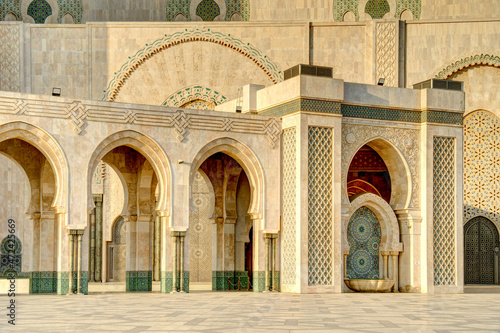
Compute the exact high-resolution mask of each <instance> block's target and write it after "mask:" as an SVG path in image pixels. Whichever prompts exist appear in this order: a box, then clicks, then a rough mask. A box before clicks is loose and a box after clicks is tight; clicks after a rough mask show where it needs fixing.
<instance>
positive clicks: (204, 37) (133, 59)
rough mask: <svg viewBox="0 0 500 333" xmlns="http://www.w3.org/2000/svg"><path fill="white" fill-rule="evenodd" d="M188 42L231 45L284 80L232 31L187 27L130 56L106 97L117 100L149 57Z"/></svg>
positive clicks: (277, 79)
mask: <svg viewBox="0 0 500 333" xmlns="http://www.w3.org/2000/svg"><path fill="white" fill-rule="evenodd" d="M188 42H209V43H215V44H219V45H222V46H225V47H229V48H231V49H233V50H234V51H236V52H238V53H240V54H242V55H244V56H245V57H247V58H249V59H250V60H252V61H253V62H254V63H255V64H256V65H257V66H259V68H260V69H262V70H263V71H264V72H265V73H266V75H267V76H268V77H269V79H270V80H271V81H272V82H273V83H275V84H276V83H278V82H281V81H283V75H282V73H281V71H279V70H278V67H277V66H276V65H275V64H274V63H273V62H272V61H271V60H269V59H268V58H267V56H266V55H263V54H262V53H261V52H260V51H259V50H257V49H256V48H255V47H253V46H252V45H251V44H250V43H245V42H243V41H241V40H239V39H236V38H233V37H231V35H230V34H228V35H225V34H223V33H220V32H213V31H211V30H210V29H207V30H200V29H194V30H188V29H186V30H185V31H182V32H176V33H174V34H172V35H165V36H164V37H161V38H159V39H157V40H155V41H154V42H152V43H150V44H149V43H148V44H146V46H145V47H143V48H142V49H140V50H139V51H137V52H136V53H135V54H134V55H133V56H130V57H128V61H126V62H125V63H124V64H123V65H122V66H121V67H120V69H119V70H118V71H116V72H115V73H114V77H113V78H112V79H111V81H110V82H109V84H108V87H107V88H106V90H104V98H103V100H107V101H113V100H114V99H115V98H116V95H117V94H118V92H119V90H120V88H121V87H122V86H123V84H124V82H125V80H126V79H127V78H128V77H129V76H130V75H131V74H132V73H133V72H134V71H135V70H136V69H137V68H138V67H139V66H140V65H141V64H142V63H144V62H145V61H146V60H147V59H149V58H151V57H152V56H154V55H155V54H157V53H159V52H161V51H163V50H165V49H168V48H170V47H172V46H175V45H178V44H182V43H188Z"/></svg>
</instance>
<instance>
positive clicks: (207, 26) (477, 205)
mask: <svg viewBox="0 0 500 333" xmlns="http://www.w3.org/2000/svg"><path fill="white" fill-rule="evenodd" d="M499 8H500V7H499V6H497V5H496V3H495V2H494V1H466V2H464V1H459V0H454V1H449V0H448V1H445V0H439V1H430V0H387V1H386V0H381V1H374V0H335V1H322V0H307V1H299V0H293V1H288V2H287V4H286V5H280V2H276V1H270V0H241V1H239V0H238V1H232V0H231V1H225V0H203V1H201V0H185V1H180V0H179V1H177V0H175V1H174V0H161V1H151V2H137V1H129V0H127V1H116V0H106V1H88V0H81V1H78V0H71V1H70V0H47V1H38V0H23V1H4V2H3V3H2V4H0V19H1V20H3V21H5V22H1V23H0V42H1V43H0V44H1V45H0V89H1V91H2V92H1V93H0V152H1V153H2V155H3V156H1V163H0V170H2V174H3V175H4V178H3V179H2V184H4V187H5V188H7V189H8V190H7V192H5V194H2V199H3V200H4V202H8V204H6V205H5V207H4V208H2V209H0V213H1V215H0V217H1V218H2V219H4V220H6V221H7V220H8V219H9V218H12V219H14V220H15V221H16V222H17V221H18V222H17V224H16V225H17V229H16V236H17V240H18V242H17V241H16V242H17V243H19V244H21V246H20V248H21V249H22V250H21V253H15V256H16V258H19V262H18V265H17V266H16V269H15V271H16V272H17V268H19V267H20V270H21V272H17V273H18V276H19V277H20V279H24V280H23V281H22V282H20V283H23V284H22V286H23V287H22V288H24V289H23V291H26V292H31V293H43V292H57V293H60V294H65V293H69V292H72V291H75V292H82V293H86V292H88V288H90V289H91V290H92V288H98V285H101V284H104V285H110V286H112V285H113V284H116V285H119V287H117V288H122V289H120V290H123V291H125V290H128V291H147V290H156V289H155V288H157V289H158V290H161V291H163V292H170V291H176V290H179V291H189V289H190V287H193V286H194V284H190V283H191V282H192V283H194V282H195V281H196V282H197V283H209V284H211V287H212V289H215V290H221V289H224V290H226V289H245V290H247V289H253V290H254V291H264V290H281V291H285V292H298V293H314V292H342V291H347V285H346V284H345V283H344V279H345V278H350V279H351V280H352V279H353V277H356V276H358V277H359V276H361V277H366V276H368V275H363V274H361V273H360V272H361V271H362V269H361V268H360V267H361V266H360V265H364V264H365V263H366V264H368V262H370V263H371V264H370V265H372V266H373V267H372V266H370V267H369V272H370V274H369V276H372V277H378V278H379V279H389V280H391V281H394V284H395V287H391V288H392V289H393V290H396V291H397V290H401V291H406V292H428V293H439V292H462V290H463V289H462V288H463V285H464V280H466V281H467V278H465V279H464V272H467V269H469V270H470V269H471V268H470V267H476V266H474V265H476V264H477V263H476V262H475V261H474V259H471V258H469V257H467V258H464V248H463V244H464V230H472V231H474V230H476V231H477V233H480V232H482V231H481V230H487V228H490V226H491V225H493V226H495V227H496V228H497V229H498V230H500V218H499V216H500V195H499V193H498V191H497V189H496V185H498V184H497V183H498V178H499V173H500V170H498V165H500V163H499V161H497V159H498V156H497V155H498V149H499V144H500V138H499V133H498V123H499V121H500V120H499V118H498V117H500V106H499V105H500V101H499V97H498V96H500V94H498V91H499V89H500V84H499V82H500V80H499V78H500V69H499V67H500V53H499V46H500V39H499V38H500V21H499V20H498V17H499V16H500V14H499ZM7 21H9V22H7ZM132 21H137V22H132ZM194 21H204V22H194ZM223 21H224V22H223ZM229 21H231V22H229ZM234 21H241V22H234ZM298 63H304V64H311V65H317V66H327V67H331V68H332V71H333V77H334V78H335V79H332V78H321V77H313V76H307V75H301V76H298V77H294V78H291V79H287V80H285V77H284V71H285V70H286V69H288V68H290V67H292V66H294V65H296V64H298ZM431 78H438V79H444V80H453V81H462V82H464V92H465V94H464V93H462V92H457V91H446V90H440V89H423V90H417V89H411V88H412V87H413V85H414V84H416V83H418V82H421V81H424V80H428V79H431ZM378 83H380V84H383V86H382V87H380V86H377V84H378ZM53 88H61V89H62V92H61V97H51V96H50V95H51V94H52V90H53ZM240 112H241V113H240ZM366 147H368V148H366ZM364 149H371V150H373V151H374V152H375V153H376V154H378V156H379V158H380V159H381V160H382V161H383V163H384V164H385V169H384V170H386V171H384V172H386V173H385V174H384V175H382V176H380V177H386V178H388V179H389V180H388V182H389V184H390V188H389V189H387V188H385V189H384V190H386V191H388V193H390V195H388V197H387V200H384V199H382V198H381V196H377V195H376V192H377V188H376V186H375V185H374V184H370V183H369V181H368V180H366V179H368V178H366V177H368V176H367V175H366V173H370V172H378V171H376V170H375V171H374V170H370V169H369V168H368V169H367V170H361V171H359V170H357V171H355V172H354V173H351V172H350V171H349V168H350V166H351V162H352V161H353V159H354V157H355V156H357V154H359V153H362V151H363V150H364ZM462 161H463V162H462ZM462 174H463V179H462ZM348 175H351V176H352V175H354V176H353V177H357V178H356V179H357V180H359V182H358V184H361V183H362V182H363V181H366V182H368V185H369V186H372V187H374V188H375V190H372V191H371V192H370V193H371V194H370V193H364V194H360V193H361V192H363V191H365V190H363V189H362V188H361V189H358V190H357V191H361V192H359V193H358V192H357V193H358V194H357V195H351V194H349V191H348V185H347V183H348V181H347V179H348ZM363 177H365V178H363ZM363 179H365V180H363ZM377 186H379V185H377ZM374 193H375V194H374ZM369 194H370V195H369ZM368 211H369V212H368ZM370 212H371V213H370ZM478 219H485V221H486V222H484V223H483V222H481V223H483V224H478V223H477V221H479V220H478ZM368 220H369V221H370V223H371V224H368V222H367V221H368ZM469 221H471V223H472V222H473V224H474V225H476V224H477V225H478V227H475V228H471V227H470V225H472V224H467V223H468V222H469ZM474 221H476V222H474ZM481 221H483V220H481ZM377 223H379V226H380V232H379V233H376V232H375V233H374V234H373V235H375V236H377V237H375V236H373V235H372V236H373V237H375V238H374V239H371V238H370V239H371V241H370V242H367V243H362V242H361V243H360V239H361V238H362V234H363V233H364V230H365V229H366V228H370V225H376V224H377ZM488 223H491V225H490V224H488ZM360 228H361V229H363V230H361V229H360ZM464 228H465V229H464ZM375 229H376V228H375ZM375 229H374V230H375ZM490 229H491V228H490ZM377 230H378V229H377ZM478 230H479V231H478ZM488 230H489V229H488ZM472 231H471V232H472ZM476 231H474V232H476ZM363 235H364V234H363ZM478 235H479V234H478ZM478 235H476V234H474V235H473V234H470V235H468V236H467V237H465V239H466V240H467V242H471V244H472V245H471V244H467V246H468V247H467V248H468V249H472V248H473V246H476V245H477V244H476V243H477V242H475V241H474V239H477V238H478V237H479V236H478ZM491 235H498V232H497V233H496V234H495V233H494V232H493V233H491ZM6 236H7V231H6V229H5V230H4V229H1V228H0V241H2V240H4V239H6V238H5V237H6ZM372 236H370V237H372ZM360 237H361V238H360ZM474 237H476V238H474ZM379 238H380V239H379ZM17 243H16V244H17ZM491 243H492V244H498V240H493V241H492V242H491ZM360 244H362V245H360ZM366 244H369V246H371V247H372V248H371V252H369V253H370V255H371V256H365V257H363V256H362V255H361V254H360V253H361V252H359V249H358V250H356V247H358V248H359V247H360V246H361V247H364V246H368V245H366ZM469 245H470V246H469ZM375 248H376V249H375ZM471 251H472V252H471ZM491 251H494V249H491ZM491 251H490V252H491ZM363 253H364V252H363ZM468 253H473V250H470V251H469V252H468ZM492 253H493V252H492ZM495 253H496V254H494V255H493V254H492V258H493V259H491V260H493V261H495V260H496V261H497V266H495V267H498V252H495ZM364 255H366V253H364ZM377 256H378V257H377ZM354 258H355V259H354ZM488 258H489V257H488ZM491 260H490V261H491ZM493 261H492V262H493ZM375 263H376V265H375ZM490 264H491V263H490ZM18 266H19V267H18ZM2 267H3V266H2ZM366 267H368V266H366ZM467 267H469V268H467ZM377 270H378V274H375V273H376V272H377ZM0 272H4V275H5V274H6V273H5V272H6V270H0ZM356 272H357V273H356ZM495 274H496V275H494V274H493V275H492V277H491V278H489V279H488V281H496V282H495V283H498V281H499V278H498V275H499V272H496V273H495ZM490 275H491V274H490ZM2 277H3V276H2ZM2 277H0V278H2ZM26 281H29V283H26ZM0 282H1V281H0ZM107 282H110V283H107ZM20 286H21V284H20ZM108 288H112V287H108ZM96 290H97V289H96Z"/></svg>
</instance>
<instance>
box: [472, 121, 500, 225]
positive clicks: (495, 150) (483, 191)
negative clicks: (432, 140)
mask: <svg viewBox="0 0 500 333" xmlns="http://www.w3.org/2000/svg"><path fill="white" fill-rule="evenodd" d="M476 216H483V217H485V218H487V219H489V220H491V221H492V222H493V223H494V224H495V225H496V226H497V228H500V119H499V118H498V117H497V116H495V115H494V114H492V113H490V112H486V111H477V112H473V113H471V114H469V115H467V117H466V118H465V120H464V224H465V223H467V221H469V220H470V219H472V218H474V217H476Z"/></svg>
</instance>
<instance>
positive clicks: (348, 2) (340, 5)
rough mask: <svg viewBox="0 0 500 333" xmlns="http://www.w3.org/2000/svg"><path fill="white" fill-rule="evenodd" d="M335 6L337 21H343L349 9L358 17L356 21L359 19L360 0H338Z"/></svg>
mask: <svg viewBox="0 0 500 333" xmlns="http://www.w3.org/2000/svg"><path fill="white" fill-rule="evenodd" d="M333 8H334V9H333V10H334V13H333V15H334V19H335V21H339V22H342V20H343V18H344V14H345V12H347V11H348V10H350V11H351V12H353V13H354V16H355V17H356V21H359V13H358V0H336V1H335V5H334V7H333Z"/></svg>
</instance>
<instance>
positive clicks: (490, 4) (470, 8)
mask: <svg viewBox="0 0 500 333" xmlns="http://www.w3.org/2000/svg"><path fill="white" fill-rule="evenodd" d="M498 17H500V6H498V1H496V0H422V14H421V16H420V18H421V19H449V18H495V19H497V18H498Z"/></svg>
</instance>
